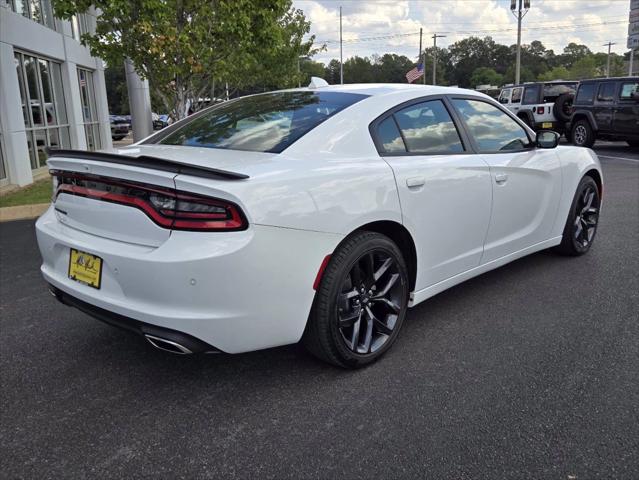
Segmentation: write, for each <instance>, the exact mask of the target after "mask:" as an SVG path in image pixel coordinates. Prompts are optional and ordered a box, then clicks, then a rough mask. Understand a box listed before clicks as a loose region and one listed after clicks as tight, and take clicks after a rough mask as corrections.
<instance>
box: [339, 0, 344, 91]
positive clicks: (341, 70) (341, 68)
mask: <svg viewBox="0 0 639 480" xmlns="http://www.w3.org/2000/svg"><path fill="white" fill-rule="evenodd" d="M339 83H340V85H343V84H344V62H343V61H342V7H341V6H340V7H339Z"/></svg>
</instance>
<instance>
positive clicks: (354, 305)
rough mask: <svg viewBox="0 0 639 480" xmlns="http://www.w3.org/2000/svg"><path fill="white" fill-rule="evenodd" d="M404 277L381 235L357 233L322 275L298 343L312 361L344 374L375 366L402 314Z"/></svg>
mask: <svg viewBox="0 0 639 480" xmlns="http://www.w3.org/2000/svg"><path fill="white" fill-rule="evenodd" d="M408 289H409V282H408V273H407V268H406V264H405V261H404V258H403V256H402V253H401V251H400V250H399V249H398V248H397V245H395V243H393V241H392V240H391V239H389V238H388V237H386V236H385V235H381V234H379V233H375V232H358V233H356V234H354V235H352V236H351V237H350V238H348V239H347V240H346V241H345V242H344V243H343V244H342V245H341V246H340V247H338V249H337V250H336V251H335V253H334V254H333V255H332V256H331V260H330V262H329V264H328V266H327V267H326V270H325V271H324V274H323V276H322V280H321V282H320V285H319V287H318V290H317V294H316V296H315V301H314V303H313V308H312V310H311V315H310V318H309V320H308V325H307V328H306V331H305V332H304V338H303V342H304V344H305V346H306V348H307V349H308V350H309V351H310V352H311V353H313V354H314V355H315V356H317V357H319V358H320V359H322V360H325V361H327V362H329V363H332V364H334V365H338V366H340V367H344V368H358V367H362V366H364V365H366V364H369V363H371V362H373V361H375V360H377V359H378V358H379V357H380V356H382V355H383V354H384V352H386V351H387V350H388V349H389V348H390V346H391V345H392V344H393V342H394V341H395V339H396V338H397V335H398V333H399V330H400V328H401V326H402V323H403V322H404V317H405V316H406V310H407V309H408Z"/></svg>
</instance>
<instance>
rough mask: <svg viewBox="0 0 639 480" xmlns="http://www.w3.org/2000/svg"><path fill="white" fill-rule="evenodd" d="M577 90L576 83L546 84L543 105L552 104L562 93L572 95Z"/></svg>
mask: <svg viewBox="0 0 639 480" xmlns="http://www.w3.org/2000/svg"><path fill="white" fill-rule="evenodd" d="M576 90H577V82H567V83H546V84H545V85H544V103H552V102H554V101H555V100H557V97H559V95H562V94H564V93H572V94H574V93H575V91H576Z"/></svg>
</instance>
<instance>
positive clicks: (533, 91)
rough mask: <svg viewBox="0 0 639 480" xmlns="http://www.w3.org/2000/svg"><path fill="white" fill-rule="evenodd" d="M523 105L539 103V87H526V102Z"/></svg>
mask: <svg viewBox="0 0 639 480" xmlns="http://www.w3.org/2000/svg"><path fill="white" fill-rule="evenodd" d="M522 103H524V104H526V105H532V104H535V103H539V86H538V85H537V86H534V87H526V88H525V89H524V101H523V102H522Z"/></svg>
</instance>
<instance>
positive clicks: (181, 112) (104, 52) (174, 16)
mask: <svg viewBox="0 0 639 480" xmlns="http://www.w3.org/2000/svg"><path fill="white" fill-rule="evenodd" d="M53 5H54V8H55V12H56V15H57V16H59V17H62V18H67V19H68V18H70V17H71V16H73V15H74V14H77V13H81V12H84V11H86V10H87V9H88V8H89V7H90V6H91V5H93V6H95V7H96V8H97V9H99V10H100V11H101V15H100V16H99V17H98V19H97V27H96V32H95V34H84V35H83V36H82V41H83V42H84V43H85V44H86V45H88V46H89V47H90V48H91V52H92V54H94V55H96V56H99V57H102V58H103V59H104V60H105V61H106V62H107V64H109V65H116V64H122V62H123V61H124V59H125V58H129V59H131V61H132V62H133V65H134V66H135V69H136V71H137V72H138V74H139V75H140V76H141V77H143V78H147V79H148V80H149V83H150V85H151V88H152V89H153V90H154V92H155V93H156V94H157V95H158V97H159V98H160V99H161V100H162V103H163V104H164V107H165V108H166V111H167V112H170V114H171V115H172V116H174V117H175V118H183V117H184V116H186V114H187V110H188V106H189V104H192V105H197V103H195V102H197V100H198V99H200V98H202V97H205V96H208V95H209V94H210V93H211V90H212V87H214V86H215V84H216V83H217V84H220V83H226V82H228V83H230V84H231V85H232V86H234V87H235V88H243V87H247V86H250V85H264V86H265V87H267V86H268V87H282V86H293V85H295V84H297V60H298V57H299V56H300V55H303V56H308V55H312V54H313V53H315V51H316V50H314V49H313V42H314V37H313V36H311V37H309V38H308V40H304V38H303V37H304V35H305V34H307V33H308V32H309V29H310V23H309V22H308V21H307V20H306V18H305V17H304V14H303V13H302V11H301V10H297V9H294V8H292V7H291V0H261V1H260V2H255V1H253V0H216V1H201V0H53Z"/></svg>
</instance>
